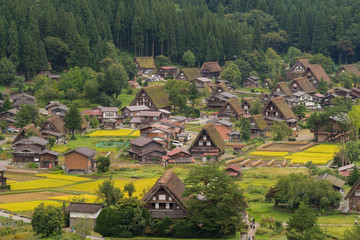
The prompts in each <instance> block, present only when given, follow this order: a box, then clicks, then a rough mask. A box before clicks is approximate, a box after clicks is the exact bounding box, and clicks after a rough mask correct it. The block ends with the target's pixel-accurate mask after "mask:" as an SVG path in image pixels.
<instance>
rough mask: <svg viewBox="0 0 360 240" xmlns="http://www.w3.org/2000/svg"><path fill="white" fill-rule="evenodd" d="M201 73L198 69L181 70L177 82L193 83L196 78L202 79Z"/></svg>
mask: <svg viewBox="0 0 360 240" xmlns="http://www.w3.org/2000/svg"><path fill="white" fill-rule="evenodd" d="M201 77H202V76H201V73H200V71H199V69H197V68H183V69H180V71H179V73H178V74H177V76H176V79H177V80H181V81H189V82H192V81H193V80H195V79H196V78H201Z"/></svg>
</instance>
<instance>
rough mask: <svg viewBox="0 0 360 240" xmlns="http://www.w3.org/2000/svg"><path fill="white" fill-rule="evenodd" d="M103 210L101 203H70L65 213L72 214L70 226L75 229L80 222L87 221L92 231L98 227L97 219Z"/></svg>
mask: <svg viewBox="0 0 360 240" xmlns="http://www.w3.org/2000/svg"><path fill="white" fill-rule="evenodd" d="M102 208H103V205H102V204H99V203H73V202H72V203H70V204H69V206H67V207H66V208H65V212H69V213H70V218H69V224H70V226H69V227H70V228H73V227H74V226H75V225H76V223H77V222H78V221H81V220H82V221H86V222H89V223H90V226H91V230H93V229H94V228H95V226H96V219H97V217H98V216H99V214H100V213H101V210H102Z"/></svg>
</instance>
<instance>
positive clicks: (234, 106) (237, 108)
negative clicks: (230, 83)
mask: <svg viewBox="0 0 360 240" xmlns="http://www.w3.org/2000/svg"><path fill="white" fill-rule="evenodd" d="M244 113H245V111H244V109H243V108H242V106H241V102H239V101H238V100H237V99H230V100H228V101H227V102H226V103H225V105H224V106H223V107H222V108H221V109H220V110H219V113H218V117H219V118H221V119H223V120H228V121H229V120H230V118H231V117H233V118H234V119H236V120H240V118H241V116H242V115H243V114H244Z"/></svg>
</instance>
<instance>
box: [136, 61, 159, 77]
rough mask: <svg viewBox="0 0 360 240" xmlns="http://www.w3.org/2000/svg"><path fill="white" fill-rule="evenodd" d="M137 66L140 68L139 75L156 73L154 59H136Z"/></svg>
mask: <svg viewBox="0 0 360 240" xmlns="http://www.w3.org/2000/svg"><path fill="white" fill-rule="evenodd" d="M135 64H136V65H137V67H138V75H142V74H147V75H149V74H152V73H153V72H155V71H156V66H155V62H154V58H153V57H136V58H135Z"/></svg>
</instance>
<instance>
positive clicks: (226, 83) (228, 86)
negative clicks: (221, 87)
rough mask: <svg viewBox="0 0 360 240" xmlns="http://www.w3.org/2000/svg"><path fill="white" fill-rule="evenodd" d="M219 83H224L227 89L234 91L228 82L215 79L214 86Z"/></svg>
mask: <svg viewBox="0 0 360 240" xmlns="http://www.w3.org/2000/svg"><path fill="white" fill-rule="evenodd" d="M220 83H224V84H225V85H226V86H227V88H228V89H229V90H231V91H233V90H235V87H234V85H233V84H231V83H230V82H229V81H228V80H223V79H215V84H220Z"/></svg>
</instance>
